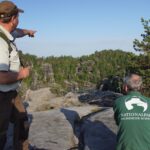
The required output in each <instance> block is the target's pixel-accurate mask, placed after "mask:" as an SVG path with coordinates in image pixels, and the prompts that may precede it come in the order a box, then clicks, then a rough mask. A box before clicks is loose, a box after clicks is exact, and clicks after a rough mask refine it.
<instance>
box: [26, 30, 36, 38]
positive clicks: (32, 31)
mask: <svg viewBox="0 0 150 150" xmlns="http://www.w3.org/2000/svg"><path fill="white" fill-rule="evenodd" d="M35 33H36V31H35V30H26V34H27V35H28V36H29V37H34V35H35Z"/></svg>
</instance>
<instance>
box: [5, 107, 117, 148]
mask: <svg viewBox="0 0 150 150" xmlns="http://www.w3.org/2000/svg"><path fill="white" fill-rule="evenodd" d="M29 117H30V120H31V127H30V134H29V141H30V143H31V145H30V146H31V147H32V148H35V149H39V150H100V149H101V150H110V149H111V150H114V148H115V144H116V132H117V127H116V125H115V122H114V120H113V111H112V109H111V108H100V107H97V106H82V107H70V108H61V109H55V110H50V111H42V112H34V113H32V114H30V115H29ZM9 137H11V138H12V132H11V134H10V133H9ZM8 141H9V143H8V144H9V145H8V144H7V148H6V149H5V150H12V146H11V144H12V143H11V142H12V140H11V139H10V138H9V139H8Z"/></svg>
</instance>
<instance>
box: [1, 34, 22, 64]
mask: <svg viewBox="0 0 150 150" xmlns="http://www.w3.org/2000/svg"><path fill="white" fill-rule="evenodd" d="M0 37H1V38H2V39H4V40H5V42H6V43H7V44H8V50H9V58H10V53H11V52H12V50H13V49H12V47H11V43H12V44H13V45H14V43H13V42H12V41H10V40H9V39H8V37H7V36H6V35H5V34H4V33H3V32H0ZM18 54H19V52H18ZM19 59H20V64H21V66H23V67H24V64H23V61H22V60H21V58H19Z"/></svg>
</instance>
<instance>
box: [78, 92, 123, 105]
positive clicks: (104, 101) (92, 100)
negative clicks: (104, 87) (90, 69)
mask: <svg viewBox="0 0 150 150" xmlns="http://www.w3.org/2000/svg"><path fill="white" fill-rule="evenodd" d="M120 96H122V94H120V93H115V92H112V91H100V90H96V91H92V92H88V93H84V94H82V95H80V96H79V100H80V101H81V102H82V103H89V104H96V105H99V106H101V107H112V106H113V104H114V101H115V100H116V99H117V98H119V97H120Z"/></svg>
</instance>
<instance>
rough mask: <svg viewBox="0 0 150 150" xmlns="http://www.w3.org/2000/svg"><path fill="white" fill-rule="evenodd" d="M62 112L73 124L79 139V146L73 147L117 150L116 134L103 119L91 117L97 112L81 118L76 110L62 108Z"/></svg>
mask: <svg viewBox="0 0 150 150" xmlns="http://www.w3.org/2000/svg"><path fill="white" fill-rule="evenodd" d="M104 110H105V109H104ZM104 110H103V111H104ZM61 112H62V113H63V114H64V115H65V117H66V119H67V120H68V121H69V123H70V124H71V126H72V129H73V132H74V134H75V136H76V137H77V138H78V141H79V142H78V147H75V148H71V149H76V148H78V150H115V145H116V134H115V133H114V132H113V131H112V130H111V129H109V127H107V126H106V125H105V124H104V123H103V122H102V121H100V120H92V119H91V116H94V115H95V114H96V113H92V114H90V115H87V116H84V117H82V119H80V117H79V114H78V113H77V112H76V111H73V110H68V109H61ZM88 116H89V117H88ZM73 118H74V119H73ZM75 118H76V119H75ZM71 149H69V150H71Z"/></svg>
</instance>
